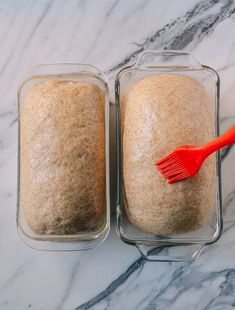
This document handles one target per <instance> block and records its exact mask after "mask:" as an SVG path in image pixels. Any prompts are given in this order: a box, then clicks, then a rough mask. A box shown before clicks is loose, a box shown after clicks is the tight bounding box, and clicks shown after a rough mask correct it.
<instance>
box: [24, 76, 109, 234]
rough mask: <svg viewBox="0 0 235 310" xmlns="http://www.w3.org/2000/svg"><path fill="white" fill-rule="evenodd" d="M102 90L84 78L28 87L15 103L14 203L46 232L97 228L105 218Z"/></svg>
mask: <svg viewBox="0 0 235 310" xmlns="http://www.w3.org/2000/svg"><path fill="white" fill-rule="evenodd" d="M104 110H105V109H104V94H103V92H102V91H101V90H100V88H99V87H98V86H96V85H94V84H92V83H88V82H75V81H68V80H48V81H45V82H42V83H38V84H36V85H34V86H33V87H32V88H31V89H30V90H29V92H28V94H27V95H26V98H25V100H24V101H23V103H22V104H21V107H20V171H21V174H20V203H21V205H22V207H23V211H24V214H25V218H26V221H27V223H28V224H29V226H30V227H31V228H32V229H33V231H35V232H36V233H40V234H48V235H63V234H76V233H84V232H98V231H100V230H102V229H103V227H104V225H105V219H106V207H105V204H106V199H105V139H104V135H105V133H104V127H105V123H104V121H105V115H104Z"/></svg>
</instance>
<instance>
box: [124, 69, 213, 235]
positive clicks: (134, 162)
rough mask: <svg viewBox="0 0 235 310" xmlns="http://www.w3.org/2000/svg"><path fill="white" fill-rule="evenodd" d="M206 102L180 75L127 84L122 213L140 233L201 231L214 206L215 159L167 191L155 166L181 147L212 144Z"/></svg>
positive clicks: (194, 84) (197, 87)
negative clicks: (159, 160) (161, 159)
mask: <svg viewBox="0 0 235 310" xmlns="http://www.w3.org/2000/svg"><path fill="white" fill-rule="evenodd" d="M212 110H213V109H212V105H211V101H210V99H209V97H208V95H207V93H206V91H205V89H204V87H203V86H202V85H201V84H200V83H199V82H197V81H196V80H194V79H192V78H191V77H189V76H185V75H174V74H162V75H158V76H150V77H146V78H144V79H141V80H139V81H137V82H135V83H134V84H132V85H131V86H130V87H129V88H128V89H127V91H126V93H125V94H124V97H123V98H122V118H123V123H122V124H123V128H122V134H123V174H124V188H125V209H126V212H127V216H128V218H129V220H130V221H131V222H132V223H133V224H134V225H136V226H138V227H139V228H140V229H142V230H144V231H147V232H152V233H156V234H177V233H184V232H187V231H190V230H194V229H196V228H198V227H200V226H201V225H202V224H203V222H204V221H205V220H206V219H207V218H208V216H209V215H210V213H211V210H212V209H213V208H214V206H215V158H214V157H213V156H212V157H210V158H208V159H207V160H206V162H205V163H204V165H203V166H202V168H201V170H200V172H199V173H198V174H197V175H195V176H194V177H193V178H190V179H187V180H185V181H182V182H178V183H174V184H172V185H169V184H167V183H166V180H165V179H164V177H163V176H162V175H161V174H160V173H159V171H157V169H156V168H155V166H154V163H155V161H156V160H158V159H160V158H161V157H163V156H165V155H166V154H168V153H169V152H170V151H172V150H173V149H174V148H175V147H177V146H179V145H182V144H191V145H200V144H203V143H206V142H208V141H209V140H210V139H211V138H213V133H214V130H213V128H214V124H213V115H212Z"/></svg>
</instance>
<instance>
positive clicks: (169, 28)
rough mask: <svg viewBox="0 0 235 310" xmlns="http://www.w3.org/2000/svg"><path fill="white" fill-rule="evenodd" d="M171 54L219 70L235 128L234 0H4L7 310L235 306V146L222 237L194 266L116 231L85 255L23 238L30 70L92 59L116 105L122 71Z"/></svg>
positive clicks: (0, 132) (1, 294)
mask: <svg viewBox="0 0 235 310" xmlns="http://www.w3.org/2000/svg"><path fill="white" fill-rule="evenodd" d="M163 48H168V49H169V48H171V49H186V50H188V51H191V52H193V54H194V55H195V56H196V58H197V59H198V60H199V61H200V62H201V63H204V64H207V65H209V66H212V67H214V68H215V69H216V70H217V71H218V72H219V74H220V77H221V125H222V130H225V129H226V128H228V127H229V125H231V124H232V123H234V122H235V105H234V103H235V2H234V1H229V0H222V1H215V0H202V1H196V0H179V1H173V0H172V1H170V0H166V1H160V0H149V1H146V0H136V1H131V0H110V1H108V0H106V1H104V0H90V1H89V0H88V1H85V0H80V1H79V0H70V1H64V0H54V1H53V0H52V1H48V0H42V1H39V0H38V1H33V0H31V1H30V0H21V1H20V0H19V1H17V0H8V1H7V0H2V1H0V55H1V57H0V94H1V97H0V98H1V101H0V309H1V310H2V309H4V310H5V309H6V310H12V309H17V310H21V309H30V308H31V309H35V310H37V309H43V310H44V309H46V310H47V309H49V310H50V309H65V310H69V309H75V308H77V309H102V310H103V309H111V310H120V309H123V310H124V309H125V310H135V309H138V310H143V309H148V310H153V309H160V310H162V309H172V310H184V309H185V310H188V309H195V310H202V309H207V310H208V309H213V310H230V309H234V308H235V259H234V257H235V205H234V204H235V182H234V180H235V160H234V158H235V157H234V156H235V149H234V148H232V149H230V150H228V152H227V156H226V157H225V158H224V160H223V165H222V176H223V209H224V219H225V231H224V234H223V236H222V238H221V239H220V240H219V241H218V242H217V243H216V244H214V245H212V246H210V247H208V248H206V249H205V251H204V252H203V253H202V255H201V256H200V258H199V259H198V260H197V261H195V262H193V263H190V264H184V263H149V262H144V261H143V259H142V258H140V255H139V253H138V251H137V250H136V249H135V248H134V247H131V246H128V245H125V244H123V243H122V242H121V241H120V240H119V239H118V237H117V236H116V234H115V230H114V227H112V229H111V233H110V235H109V237H108V239H107V240H106V241H105V243H104V244H103V245H102V246H100V247H99V248H98V249H96V250H93V251H90V252H86V253H76V252H75V253H50V252H37V251H34V250H31V249H30V248H27V247H26V246H25V245H24V244H23V243H22V242H21V240H20V239H19V237H18V235H17V231H16V225H15V213H16V147H17V101H16V91H17V87H18V85H19V83H20V81H21V79H22V77H23V76H24V74H25V72H26V71H27V69H28V68H29V67H31V66H33V65H35V64H40V63H50V62H84V63H93V64H94V65H96V66H98V67H99V68H100V69H102V70H104V71H106V73H107V76H108V78H109V79H110V85H111V99H112V100H113V78H114V76H115V74H116V72H117V71H118V70H120V68H121V67H122V66H123V65H124V64H129V63H131V62H133V61H134V60H135V58H136V57H138V55H139V53H140V52H141V51H143V50H145V49H163ZM229 151H230V152H229ZM111 154H112V155H113V148H112V152H111ZM112 189H113V186H112ZM113 202H114V199H112V209H114V204H113ZM113 226H114V225H113Z"/></svg>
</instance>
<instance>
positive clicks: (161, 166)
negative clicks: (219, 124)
mask: <svg viewBox="0 0 235 310" xmlns="http://www.w3.org/2000/svg"><path fill="white" fill-rule="evenodd" d="M232 143H235V125H233V126H232V127H231V128H230V129H228V130H227V131H226V132H225V133H224V134H222V135H221V136H219V137H218V138H215V139H213V140H212V141H210V142H209V143H207V144H204V145H202V146H191V145H181V146H179V147H177V148H176V149H175V150H174V151H173V152H171V153H170V154H168V155H167V156H165V157H163V158H162V159H160V160H158V161H157V162H156V163H155V165H156V167H157V168H158V170H159V171H160V172H161V173H162V174H163V176H164V177H165V178H166V179H168V183H169V184H171V183H174V182H177V181H181V180H183V179H186V178H189V177H192V176H193V175H194V174H196V173H197V172H198V170H199V169H200V167H201V165H202V163H203V162H204V160H205V159H206V158H207V157H208V156H209V155H210V154H212V153H214V152H216V151H217V150H219V149H221V148H222V147H224V146H226V145H229V144H232Z"/></svg>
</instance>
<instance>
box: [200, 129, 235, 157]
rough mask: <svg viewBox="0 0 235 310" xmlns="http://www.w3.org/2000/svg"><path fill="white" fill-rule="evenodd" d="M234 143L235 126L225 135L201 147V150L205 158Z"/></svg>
mask: <svg viewBox="0 0 235 310" xmlns="http://www.w3.org/2000/svg"><path fill="white" fill-rule="evenodd" d="M233 143H235V125H233V126H232V127H231V128H229V129H228V130H227V131H225V133H223V134H222V135H221V136H219V137H217V138H215V139H213V140H212V141H210V142H209V143H207V144H204V145H203V146H202V150H203V152H204V155H205V158H206V157H207V156H209V155H210V154H211V153H214V152H215V151H218V150H219V149H221V148H222V147H224V146H226V145H229V144H233Z"/></svg>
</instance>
